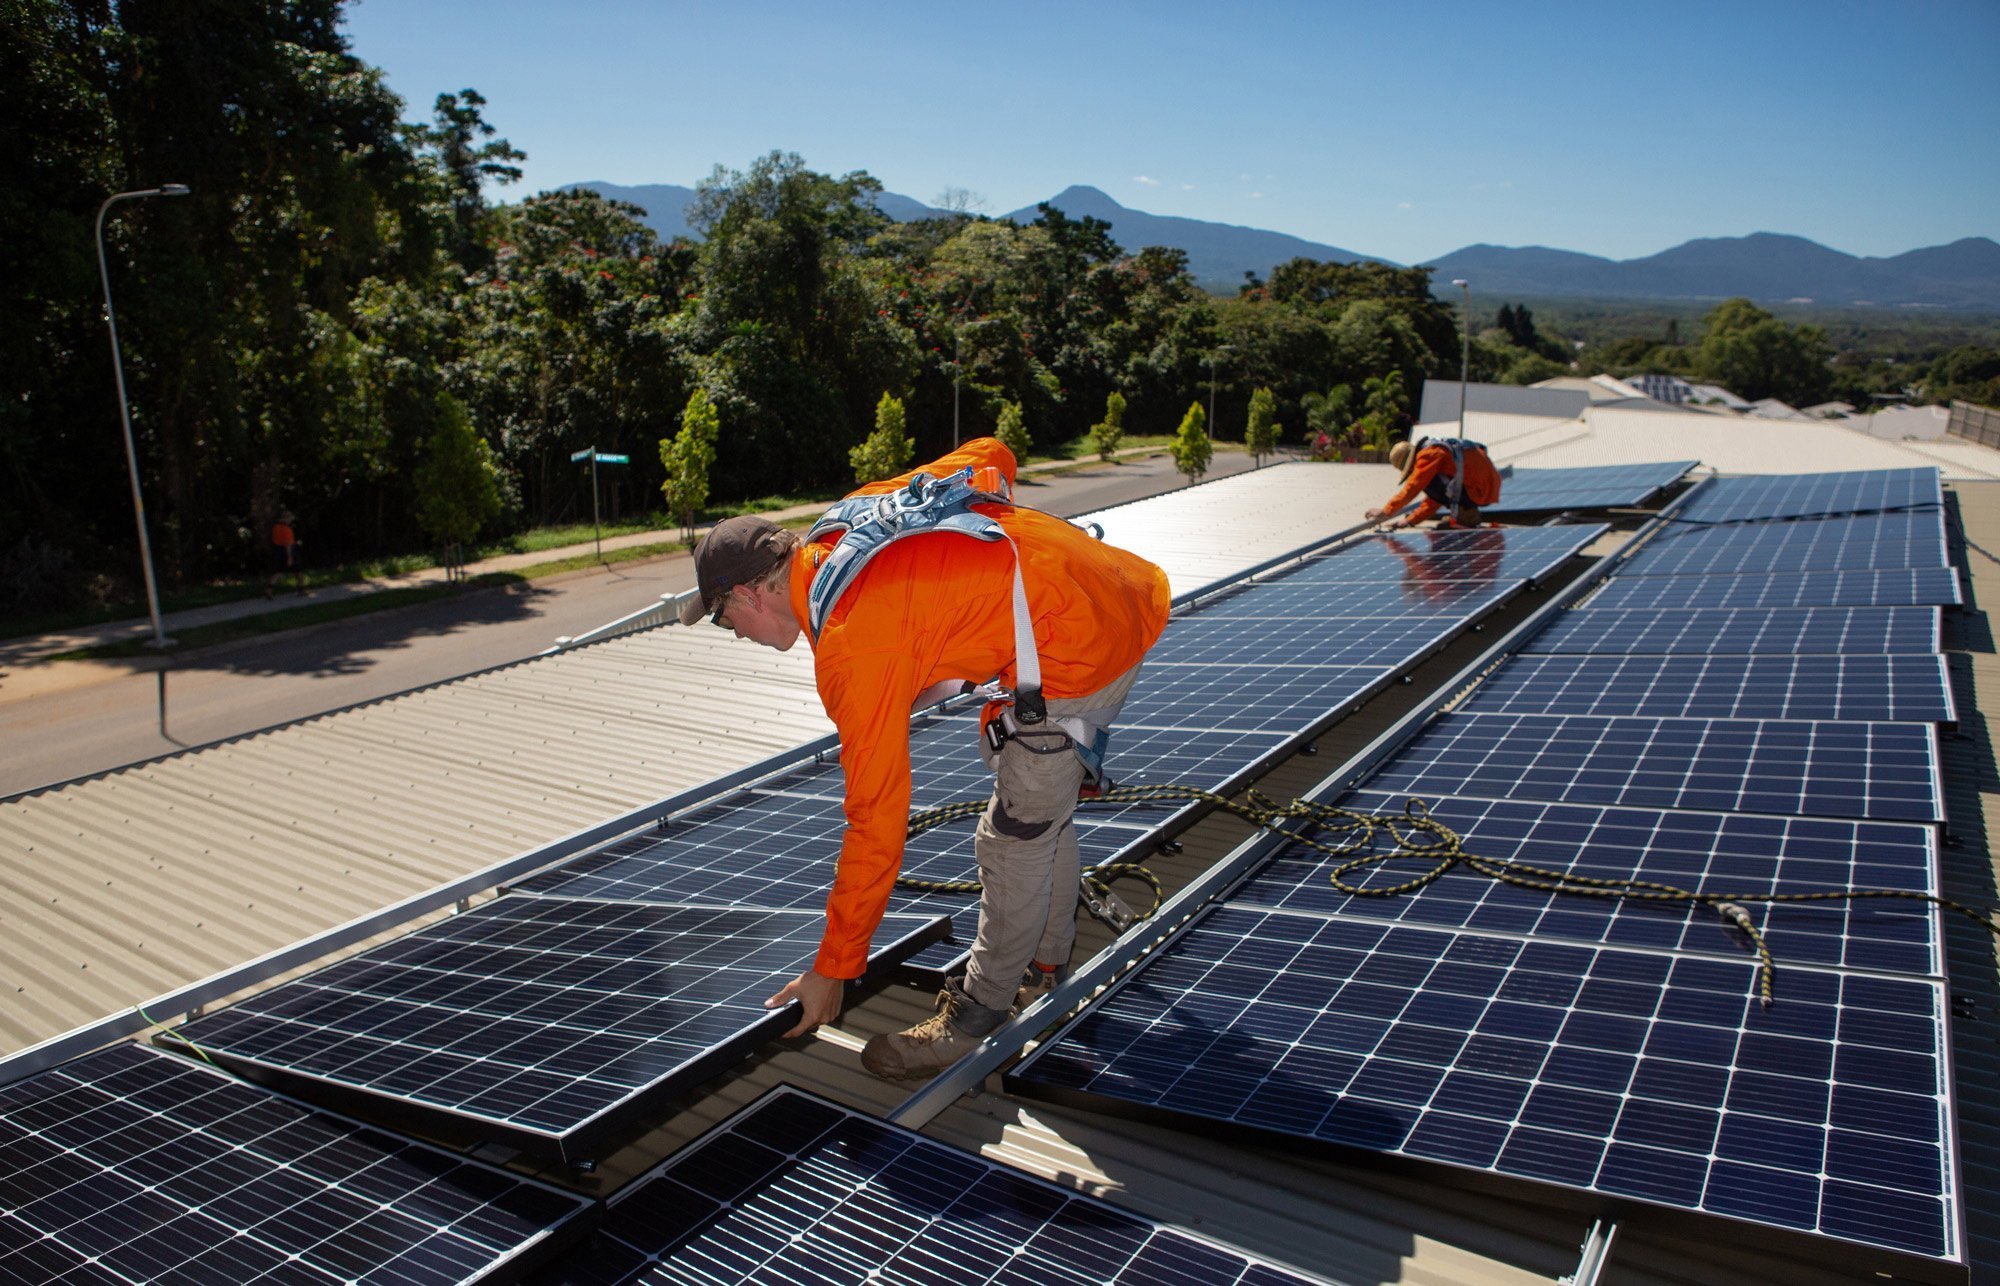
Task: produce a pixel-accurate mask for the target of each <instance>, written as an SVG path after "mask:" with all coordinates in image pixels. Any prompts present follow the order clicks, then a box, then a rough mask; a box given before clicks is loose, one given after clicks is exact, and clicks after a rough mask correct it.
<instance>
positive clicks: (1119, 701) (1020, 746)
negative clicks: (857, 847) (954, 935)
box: [965, 665, 1139, 1009]
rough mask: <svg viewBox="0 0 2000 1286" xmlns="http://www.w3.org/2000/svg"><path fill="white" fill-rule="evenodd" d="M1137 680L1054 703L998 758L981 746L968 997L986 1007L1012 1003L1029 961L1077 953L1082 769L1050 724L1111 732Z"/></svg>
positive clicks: (1130, 676) (1062, 960) (1057, 961)
mask: <svg viewBox="0 0 2000 1286" xmlns="http://www.w3.org/2000/svg"><path fill="white" fill-rule="evenodd" d="M1138 677H1139V667H1138V666H1136V665H1135V666H1133V667H1132V668H1131V669H1129V670H1127V671H1126V672H1125V673H1123V674H1121V675H1119V676H1118V677H1117V678H1116V679H1113V680H1112V681H1111V682H1110V683H1107V684H1105V685H1104V686H1103V687H1102V688H1099V689H1098V690H1097V691H1095V692H1092V693H1090V694H1089V695H1087V696H1081V697H1068V698H1055V699H1051V700H1050V701H1049V703H1048V707H1049V718H1048V721H1047V722H1046V723H1044V724H1042V725H1041V726H1040V727H1039V728H1036V729H1027V728H1023V729H1022V730H1021V731H1019V732H1017V733H1015V734H1014V735H1013V736H1012V737H1010V738H1008V740H1007V743H1006V744H1005V745H1004V746H1002V747H1001V748H1000V752H999V753H998V754H997V755H996V754H995V753H994V752H993V750H992V748H991V747H990V746H988V745H987V744H986V743H985V741H984V740H983V739H982V740H981V741H980V743H979V753H980V756H981V757H982V758H984V759H985V760H986V765H987V767H989V768H991V769H993V776H994V781H993V798H992V799H991V800H989V801H988V802H987V805H986V811H985V812H984V813H981V814H980V816H979V826H978V829H977V830H975V831H974V832H973V837H972V854H973V857H974V858H975V859H976V860H977V861H978V863H979V882H980V884H981V885H982V886H983V887H982V889H981V892H980V894H979V934H978V936H977V937H976V938H975V939H974V940H973V943H972V956H971V964H970V966H969V967H968V968H967V970H966V982H965V990H966V994H968V995H969V996H971V997H972V999H973V1000H974V1001H975V1002H976V1003H978V1004H981V1005H984V1006H985V1007H986V1008H988V1009H1006V1008H1009V1007H1011V1006H1012V1005H1013V1003H1014V991H1015V989H1016V988H1017V987H1019V986H1020V984H1021V974H1022V972H1023V971H1024V970H1025V969H1027V967H1028V962H1029V961H1030V960H1039V961H1040V962H1041V963H1043V964H1047V965H1061V964H1066V963H1068V961H1069V957H1070V952H1071V950H1072V949H1074V947H1075V946H1076V898H1077V880H1078V878H1079V875H1080V871H1079V866H1080V859H1079V858H1078V856H1077V851H1076V827H1075V826H1073V825H1072V824H1071V823H1070V814H1071V813H1073V812H1074V811H1076V792H1077V790H1078V788H1079V787H1081V786H1082V785H1083V779H1084V768H1083V761H1082V760H1080V759H1078V758H1077V757H1076V752H1075V750H1073V749H1072V748H1071V745H1070V738H1069V734H1068V733H1066V732H1064V731H1063V730H1062V729H1061V728H1058V727H1056V726H1055V721H1056V720H1057V719H1061V718H1068V717H1072V716H1074V717H1078V718H1082V719H1084V720H1085V721H1087V722H1088V723H1090V724H1091V725H1093V726H1094V727H1098V728H1109V727H1110V726H1111V723H1112V721H1113V720H1115V719H1116V718H1117V717H1118V711H1119V709H1120V708H1121V707H1122V706H1123V705H1124V704H1125V697H1126V694H1128V693H1130V692H1131V691H1132V684H1133V681H1134V680H1136V679H1137V678H1138Z"/></svg>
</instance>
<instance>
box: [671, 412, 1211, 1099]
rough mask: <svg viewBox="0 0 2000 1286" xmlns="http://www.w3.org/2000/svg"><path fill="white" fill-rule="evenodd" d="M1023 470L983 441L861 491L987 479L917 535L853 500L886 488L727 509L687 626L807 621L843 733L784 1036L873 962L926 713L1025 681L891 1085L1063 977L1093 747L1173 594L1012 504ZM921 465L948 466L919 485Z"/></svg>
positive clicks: (1087, 540) (770, 630)
mask: <svg viewBox="0 0 2000 1286" xmlns="http://www.w3.org/2000/svg"><path fill="white" fill-rule="evenodd" d="M1015 467H1016V466H1015V460H1014V456H1013V453H1012V452H1010V451H1009V450H1008V449H1007V448H1006V447H1005V446H1003V445H1001V444H1000V443H999V442H997V441H995V440H994V439H991V438H982V439H979V440H977V441H974V442H970V443H967V444H966V445H965V446H964V447H962V448H961V449H959V450H957V451H954V452H952V453H951V454H950V455H947V456H945V457H943V458H942V459H939V460H937V461H935V462H934V463H932V464H929V465H926V466H924V468H923V469H921V470H919V471H916V472H913V473H909V474H904V475H902V476H901V477H899V478H892V479H889V480H887V481H884V482H878V483H873V484H871V485H869V486H867V487H863V488H861V489H860V490H858V491H856V492H854V493H853V495H852V496H850V497H849V500H850V501H852V500H853V499H854V498H855V497H862V496H885V495H888V494H889V493H895V492H900V493H902V494H901V495H899V496H897V497H896V498H895V501H894V502H893V503H898V504H899V503H903V502H905V501H907V502H908V503H909V504H910V505H917V504H919V503H921V502H922V499H923V497H924V496H925V495H926V494H928V492H927V488H928V487H929V486H948V485H951V484H954V483H956V484H958V485H960V486H962V487H964V488H967V489H969V490H970V492H971V494H972V496H973V498H972V499H971V500H968V501H967V502H966V504H965V507H964V509H963V510H962V511H961V513H962V515H963V517H964V524H965V525H962V526H958V527H956V528H955V529H948V530H935V529H930V528H925V529H924V530H922V531H908V532H905V533H904V536H905V537H906V538H894V537H892V538H888V539H882V528H880V527H871V526H870V524H869V521H868V520H867V519H866V518H865V517H863V518H856V517H855V516H854V515H857V514H861V513H862V512H863V511H864V510H866V511H871V512H872V511H875V510H877V509H878V508H880V507H881V502H877V503H875V504H871V505H866V506H861V507H858V508H857V507H853V506H850V505H848V502H843V505H842V506H836V507H835V510H834V511H832V512H831V513H830V514H829V518H828V519H822V521H821V523H820V524H819V526H817V527H816V528H815V530H814V532H809V533H808V535H807V538H806V539H804V540H801V539H800V538H799V536H798V535H797V534H795V533H793V532H789V531H786V530H784V529H783V528H781V527H778V526H777V525H775V524H773V523H771V522H770V521H768V520H767V519H763V518H758V517H755V516H747V515H746V516H743V517H737V518H730V519H727V520H725V521H723V522H721V523H719V524H717V525H716V527H715V528H714V529H713V530H711V531H710V532H709V533H708V534H707V535H706V536H705V537H703V538H702V541H701V543H700V544H699V545H698V546H697V547H696V549H695V555H694V561H695V574H696V580H697V582H698V592H697V594H695V595H694V596H692V597H691V598H690V599H689V601H688V602H687V603H685V604H684V605H683V607H682V610H681V620H682V621H683V622H684V623H687V624H693V623H695V622H697V621H699V620H700V619H701V618H702V617H704V616H706V617H708V618H709V619H710V620H711V621H713V622H714V623H715V624H717V625H720V626H722V627H723V628H725V629H729V630H733V631H734V632H735V633H736V635H737V636H738V637H739V638H747V639H750V640H752V641H754V642H757V643H761V644H763V645H764V646H766V647H771V648H776V649H777V650H779V651H785V650H787V649H789V648H791V647H792V646H793V645H794V644H795V643H797V642H798V640H799V637H800V635H801V634H802V633H808V632H810V633H811V634H812V638H813V642H812V648H813V672H814V677H815V680H816V682H817V684H818V687H819V694H820V699H821V702H822V703H823V704H824V705H825V707H826V711H827V714H828V715H829V716H830V717H831V718H832V720H833V722H834V725H835V727H836V728H837V729H838V730H839V734H840V745H841V769H842V772H843V774H844V776H845V779H846V785H845V792H846V797H845V811H846V815H847V828H846V833H845V835H844V836H843V839H842V843H841V851H840V857H839V861H838V864H837V865H836V867H835V869H834V876H833V886H832V889H831V891H830V893H829V895H828V897H827V904H826V928H825V932H824V934H823V936H822V938H821V941H820V948H819V952H818V955H817V957H816V958H815V959H814V961H813V965H812V967H811V968H810V969H808V970H806V971H805V972H804V973H802V974H800V975H799V976H798V977H797V978H796V979H794V980H792V981H791V982H789V983H787V984H786V985H785V986H784V987H783V988H782V989H781V990H780V991H778V993H777V994H776V995H774V996H772V997H771V998H770V999H769V1000H768V1001H766V1002H765V1003H766V1005H767V1006H770V1007H773V1008H775V1007H777V1006H780V1005H783V1004H786V1003H788V1002H790V1001H794V1000H796V1001H797V1002H798V1003H799V1006H800V1010H801V1014H800V1017H799V1022H798V1025H797V1026H795V1027H794V1028H792V1030H791V1031H789V1032H787V1033H786V1034H787V1035H788V1036H796V1035H800V1034H802V1033H804V1032H808V1031H811V1030H812V1029H813V1028H815V1027H817V1026H819V1025H820V1024H822V1023H826V1022H831V1021H832V1020H833V1019H835V1018H836V1017H838V1016H839V1014H840V1009H841V1000H842V991H843V988H844V987H845V986H846V983H847V981H848V980H850V979H853V978H858V977H859V976H860V975H861V974H862V972H863V971H864V969H865V968H866V966H867V962H868V946H869V941H870V939H871V938H872V937H873V935H874V932H875V929H876V927H877V926H878V925H879V924H880V923H881V920H882V916H883V913H884V911H885V909H886V907H887V905H888V901H889V895H890V891H891V889H892V888H893V887H894V884H895V880H896V874H897V871H898V870H899V869H900V867H901V863H902V856H903V844H904V839H905V835H906V832H907V828H908V821H909V811H910V796H911V780H910V744H909V736H910V714H911V711H912V710H913V709H915V708H917V707H919V706H921V705H925V704H929V703H931V702H934V701H937V700H940V699H942V698H943V697H945V696H947V695H950V694H953V693H958V692H961V691H963V690H966V689H967V688H970V687H971V686H973V685H976V684H982V683H985V682H988V681H997V682H998V683H999V684H1001V685H1002V686H1003V687H1005V688H1007V689H1009V690H1014V689H1016V688H1017V687H1018V688H1019V689H1020V690H1019V691H1016V692H1014V701H1013V702H1012V704H1011V706H1010V705H1009V703H1007V702H1004V701H996V702H991V703H989V704H988V705H987V706H986V708H985V710H984V711H983V712H982V718H981V734H982V735H981V748H980V753H981V756H982V758H984V759H985V760H986V762H987V764H988V766H989V767H991V768H992V769H993V771H994V774H995V782H994V789H993V795H992V798H991V800H990V801H989V802H988V804H987V807H986V811H985V813H984V814H983V815H982V816H981V817H980V820H979V825H978V828H977V830H976V831H975V834H974V839H973V853H974V856H975V858H976V860H977V863H978V867H979V878H980V880H981V882H982V884H983V885H984V888H983V890H982V892H981V894H980V905H979V930H978V934H977V937H976V939H975V941H974V942H973V945H972V950H971V959H970V964H969V965H968V967H967V969H966V973H965V975H964V976H963V977H962V978H952V979H949V980H947V982H946V984H945V988H944V990H943V991H942V992H940V993H939V996H938V1009H937V1013H936V1014H935V1015H934V1016H933V1017H931V1018H930V1019H929V1020H927V1021H925V1022H923V1023H919V1024H917V1025H916V1026H914V1027H912V1028H910V1029H909V1030H907V1031H902V1032H896V1033H893V1034H889V1035H883V1036H877V1037H875V1038H874V1039H872V1040H870V1041H869V1042H868V1045H867V1047H866V1048H865V1049H864V1050H863V1051H862V1063H863V1064H864V1065H865V1066H866V1067H867V1068H868V1069H869V1070H870V1071H871V1072H874V1073H875V1074H876V1075H878V1076H883V1077H887V1078H891V1079H915V1078H923V1077H928V1076H931V1075H933V1074H934V1073H936V1072H937V1071H938V1070H940V1069H942V1068H944V1067H946V1066H948V1065H949V1064H951V1063H953V1062H955V1061H956V1060H957V1059H958V1057H959V1056H960V1055H961V1054H963V1053H965V1052H966V1051H968V1050H970V1049H971V1048H973V1047H974V1046H976V1045H977V1044H978V1043H979V1042H980V1040H981V1039H983V1038H984V1037H985V1036H986V1035H987V1034H988V1033H990V1032H992V1031H993V1030H994V1029H995V1028H996V1027H998V1026H999V1025H1000V1024H1001V1023H1003V1022H1005V1021H1006V1020H1007V1018H1008V1017H1009V1016H1010V1013H1011V1012H1013V1010H1014V1009H1016V1008H1018V1007H1019V1006H1020V1005H1021V1004H1023V1003H1025V1002H1027V1001H1030V1000H1032V999H1034V998H1035V997H1037V996H1039V995H1040V994H1042V993H1043V992H1045V991H1048V990H1052V989H1053V988H1054V987H1055V985H1056V984H1057V982H1058V981H1060V979H1061V978H1062V977H1063V976H1064V975H1065V974H1066V971H1067V968H1068V964H1069V957H1070V953H1071V950H1072V949H1073V947H1074V944H1075V939H1076V901H1077V882H1078V874H1079V870H1078V866H1079V858H1078V854H1077V842H1076V831H1075V828H1074V827H1073V825H1072V824H1071V820H1070V815H1071V813H1072V812H1073V811H1074V809H1075V807H1076V801H1077V794H1078V791H1079V790H1080V789H1081V788H1082V787H1083V785H1084V783H1085V781H1086V779H1087V777H1089V776H1091V775H1092V772H1091V769H1090V768H1088V767H1087V766H1086V759H1085V756H1084V755H1081V754H1079V753H1078V751H1079V749H1082V750H1083V751H1085V752H1094V753H1097V754H1101V752H1102V749H1103V745H1104V740H1103V734H1105V733H1107V732H1108V730H1109V728H1110V726H1111V724H1112V723H1113V721H1114V720H1115V719H1116V718H1117V716H1118V712H1119V709H1120V707H1121V706H1122V705H1123V703H1124V701H1125V697H1126V694H1127V693H1128V692H1130V691H1131V688H1132V684H1133V681H1134V679H1136V677H1137V676H1138V672H1139V665H1140V662H1141V661H1142V660H1143V658H1144V657H1145V654H1146V652H1147V650H1148V649H1150V648H1151V647H1152V645H1153V643H1154V642H1155V641H1156V640H1157V639H1158V638H1159V636H1160V632H1161V630H1162V629H1164V628H1165V625H1166V619H1167V611H1168V608H1169V606H1170V598H1171V591H1170V590H1169V589H1168V585H1167V577H1166V574H1165V573H1164V572H1162V571H1161V570H1160V569H1159V568H1158V567H1156V566H1154V565H1153V564H1152V563H1150V562H1147V561H1146V560H1145V559H1143V558H1140V557H1139V556H1138V555H1136V554H1132V553H1128V552H1126V551H1125V550H1122V549H1118V548H1116V547H1114V546H1111V545H1106V544H1103V543H1101V542H1100V541H1098V540H1097V539H1095V538H1094V537H1092V536H1091V535H1090V534H1089V533H1087V532H1085V531H1083V530H1082V529H1080V528H1077V527H1074V526H1072V525H1070V524H1069V523H1067V522H1064V521H1063V520H1062V519H1060V518H1056V517H1053V516H1051V515H1049V514H1044V513H1041V512H1038V511H1036V510H1033V509H1025V508H1017V507H1015V506H1013V505H1012V504H1011V503H1009V502H1008V501H1007V500H1006V499H1005V497H1006V496H1008V495H1011V493H1012V488H1013V485H1014V477H1015ZM961 470H970V471H971V473H970V478H971V479H973V480H974V481H961V479H960V478H959V476H958V475H959V471H961ZM926 475H928V477H929V478H931V479H939V480H943V481H942V482H939V483H930V484H926V483H923V482H919V483H917V484H916V485H915V486H913V485H912V480H913V479H920V478H923V477H924V476H926ZM1002 482H1004V487H1003V486H1002V485H1001V484H1002ZM959 494H965V492H963V491H962V492H960V493H959ZM892 507H893V505H892ZM836 515H840V518H839V523H838V525H837V526H835V527H833V528H829V527H828V523H829V521H831V520H833V519H834V518H835V516H836ZM955 521H956V520H955ZM975 528H977V530H974V529H975ZM815 533H820V534H815ZM961 533H962V534H961ZM975 537H976V538H975ZM844 542H852V543H851V544H849V545H848V546H847V548H846V549H845V550H843V549H842V545H843V543H844ZM857 563H858V564H859V566H858V569H857V566H856V564H857ZM1024 632H1025V633H1026V635H1027V637H1026V640H1025V642H1024V641H1023V634H1024ZM1029 647H1031V648H1032V650H1033V653H1034V656H1033V659H1032V660H1029V659H1028V658H1026V657H1024V656H1023V652H1024V651H1025V650H1026V649H1027V648H1029ZM1037 672H1038V676H1039V679H1040V687H1039V689H1038V690H1037V689H1036V688H1035V687H1034V685H1033V683H1032V680H1033V679H1034V678H1035V677H1037ZM1024 680H1026V681H1024ZM1038 705H1041V706H1045V711H1044V710H1042V709H1037V708H1036V707H1037V706H1038Z"/></svg>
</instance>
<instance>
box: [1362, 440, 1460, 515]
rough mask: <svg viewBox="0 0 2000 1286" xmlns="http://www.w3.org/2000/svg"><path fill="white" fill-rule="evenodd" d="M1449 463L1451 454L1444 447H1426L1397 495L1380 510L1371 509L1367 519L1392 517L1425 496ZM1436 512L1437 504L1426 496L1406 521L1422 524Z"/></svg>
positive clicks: (1418, 455)
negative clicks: (1428, 488) (1426, 489)
mask: <svg viewBox="0 0 2000 1286" xmlns="http://www.w3.org/2000/svg"><path fill="white" fill-rule="evenodd" d="M1449 463H1451V453H1450V452H1449V451H1446V450H1445V449H1444V448H1442V447H1425V448H1424V449H1423V450H1421V451H1419V452H1417V458H1416V460H1415V461H1414V462H1413V463H1412V464H1411V466H1410V476H1409V477H1407V478H1405V479H1403V485H1402V486H1400V487H1398V488H1397V489H1396V494H1395V495H1393V496H1390V497H1389V499H1388V500H1387V501H1386V502H1385V503H1384V504H1383V505H1382V507H1381V508H1380V509H1370V510H1369V511H1368V513H1367V517H1369V518H1371V519H1381V518H1387V517H1390V516H1392V515H1393V514H1394V513H1395V512H1396V511H1397V510H1398V509H1401V508H1402V507H1403V506H1404V505H1406V504H1409V503H1410V501H1412V500H1414V499H1416V498H1417V497H1418V496H1420V495H1423V490H1424V488H1425V487H1427V486H1429V485H1430V482H1431V479H1432V478H1435V477H1437V476H1438V474H1440V473H1442V472H1443V471H1444V467H1445V466H1446V465H1447V464H1449ZM1436 512H1437V502H1436V501H1434V500H1432V499H1431V498H1430V497H1429V496H1424V502H1423V503H1422V504H1420V505H1418V506H1417V511H1416V512H1415V513H1413V514H1411V515H1410V516H1409V518H1408V519H1406V520H1405V521H1407V522H1409V523H1411V524H1415V523H1420V522H1422V521H1423V520H1424V519H1426V518H1428V517H1430V516H1431V515H1432V514H1434V513H1436Z"/></svg>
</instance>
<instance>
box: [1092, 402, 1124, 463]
mask: <svg viewBox="0 0 2000 1286" xmlns="http://www.w3.org/2000/svg"><path fill="white" fill-rule="evenodd" d="M1124 436H1125V395H1124V394H1123V393H1120V392H1118V391H1117V390H1115V389H1114V390H1112V391H1111V392H1110V393H1107V394H1106V395H1105V397H1104V418H1103V419H1101V420H1099V421H1098V422H1097V423H1095V424H1093V425H1091V426H1090V443H1091V445H1092V446H1094V447H1096V448H1097V458H1098V459H1100V460H1109V459H1110V458H1111V454H1112V452H1114V451H1116V450H1117V449H1118V442H1119V439H1121V438H1123V437H1124Z"/></svg>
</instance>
